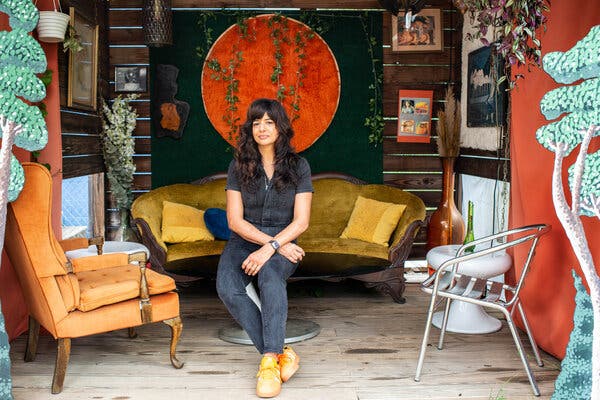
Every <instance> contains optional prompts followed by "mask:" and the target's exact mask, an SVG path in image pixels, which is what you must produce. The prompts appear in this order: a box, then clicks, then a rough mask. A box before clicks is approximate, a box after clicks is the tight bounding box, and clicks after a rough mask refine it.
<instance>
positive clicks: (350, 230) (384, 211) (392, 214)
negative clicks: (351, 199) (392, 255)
mask: <svg viewBox="0 0 600 400" xmlns="http://www.w3.org/2000/svg"><path fill="white" fill-rule="evenodd" d="M405 209H406V205H405V204H394V203H384V202H382V201H377V200H373V199H367V198H365V197H362V196H358V198H357V199H356V203H354V210H352V215H350V220H349V221H348V225H347V226H346V229H344V232H342V235H341V236H340V237H341V238H343V239H358V240H362V241H365V242H370V243H376V244H381V245H383V246H388V242H389V241H390V236H392V233H393V232H394V229H396V226H397V225H398V221H399V220H400V217H401V216H402V213H403V212H404V210H405Z"/></svg>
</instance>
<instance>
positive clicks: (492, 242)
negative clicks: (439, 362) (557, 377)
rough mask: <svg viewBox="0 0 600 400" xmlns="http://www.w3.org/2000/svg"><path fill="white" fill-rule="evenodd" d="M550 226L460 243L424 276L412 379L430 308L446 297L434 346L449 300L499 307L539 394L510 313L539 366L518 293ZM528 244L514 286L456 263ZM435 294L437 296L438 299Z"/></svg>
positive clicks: (418, 374) (426, 338)
mask: <svg viewBox="0 0 600 400" xmlns="http://www.w3.org/2000/svg"><path fill="white" fill-rule="evenodd" d="M549 230H550V226H549V225H543V224H540V225H529V226H524V227H521V228H515V229H512V230H509V231H505V232H500V233H497V234H495V235H491V236H487V237H484V238H481V239H478V240H475V241H473V242H470V243H469V244H468V245H463V246H461V247H460V248H459V249H458V251H457V252H456V256H455V258H452V259H450V260H447V261H445V262H444V263H443V264H442V265H440V267H439V268H438V270H437V271H436V272H435V274H433V275H431V276H430V277H429V278H427V279H426V280H425V281H424V282H423V283H422V284H421V289H422V290H423V291H424V292H426V293H430V294H431V303H430V304H429V312H428V313H427V323H426V325H425V333H424V334H423V343H422V344H421V352H420V354H419V361H418V363H417V370H416V373H415V381H417V382H418V381H419V380H420V378H421V371H422V369H423V361H424V359H425V350H426V349H427V343H428V341H429V333H430V329H431V321H432V318H433V312H434V310H435V308H436V306H437V305H438V304H439V303H441V301H443V299H444V298H445V299H446V308H445V312H444V318H443V321H442V328H441V331H440V338H439V343H438V349H440V350H441V349H442V347H443V343H444V334H445V333H446V324H447V322H448V310H449V309H450V302H451V300H461V301H465V302H468V303H473V304H477V305H480V306H482V307H488V308H491V309H494V310H498V311H501V312H502V313H503V314H504V316H505V317H506V322H507V324H508V327H509V329H510V332H511V333H512V336H513V339H514V341H515V345H516V346H517V350H518V352H519V356H520V357H521V361H522V362H523V366H524V367H525V371H526V372H527V377H528V378H529V382H530V383H531V387H532V389H533V393H534V394H535V395H536V396H539V395H540V391H539V389H538V386H537V383H536V381H535V378H534V377H533V374H532V372H531V368H530V367H529V363H528V362H527V358H526V357H525V352H524V350H523V345H522V344H521V339H520V338H519V333H518V332H517V329H516V327H515V324H514V322H513V314H514V312H515V309H518V310H519V313H520V315H521V318H522V320H523V325H524V327H525V330H526V331H527V336H528V337H529V341H530V342H531V347H532V348H533V352H534V355H535V359H536V361H537V364H538V365H539V366H540V367H541V366H543V365H544V364H543V363H542V360H541V358H540V354H539V351H538V348H537V345H536V343H535V340H534V338H533V335H532V334H531V331H530V329H529V324H528V322H527V318H526V316H525V311H524V310H523V307H522V306H521V303H520V298H519V293H520V291H521V289H522V288H523V284H524V283H525V276H526V275H527V272H528V270H529V267H530V264H531V260H532V258H533V255H534V253H535V248H536V246H537V243H538V240H539V238H540V237H541V236H542V235H544V234H545V233H546V232H548V231H549ZM519 245H521V246H525V247H527V246H529V251H528V254H527V258H526V261H525V264H524V265H523V269H522V271H521V274H520V276H519V280H518V282H517V284H516V286H510V285H507V284H504V283H502V282H495V281H491V280H486V279H481V278H475V277H471V276H468V275H464V274H460V273H459V272H460V271H458V270H459V265H460V263H461V262H463V261H467V260H471V259H476V258H478V257H482V256H485V255H488V254H491V253H494V252H497V251H503V250H506V249H508V248H510V247H515V246H519ZM471 246H476V247H475V251H474V252H473V253H470V254H465V249H467V248H469V247H471ZM438 298H439V299H438Z"/></svg>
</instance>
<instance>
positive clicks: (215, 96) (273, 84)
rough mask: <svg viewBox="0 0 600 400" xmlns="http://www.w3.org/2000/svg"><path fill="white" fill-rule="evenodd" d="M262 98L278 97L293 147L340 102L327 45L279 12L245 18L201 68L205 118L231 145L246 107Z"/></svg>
mask: <svg viewBox="0 0 600 400" xmlns="http://www.w3.org/2000/svg"><path fill="white" fill-rule="evenodd" d="M261 97H266V98H271V99H278V100H280V101H281V103H282V104H283V105H284V107H285V109H286V111H287V113H288V115H289V117H290V120H291V121H292V127H293V128H294V132H295V135H294V138H293V139H292V145H293V146H294V148H295V149H296V151H298V152H300V151H303V150H306V149H307V148H309V147H310V146H311V145H312V144H313V143H314V142H315V141H316V140H317V139H318V138H319V137H320V136H321V135H322V134H323V133H324V132H325V130H326V129H327V127H328V126H329V124H330V123H331V121H332V120H333V117H334V115H335V112H336V110H337V107H338V103H339V100H340V73H339V69H338V65H337V62H336V60H335V57H334V56H333V53H332V52H331V49H330V48H329V46H327V43H325V41H324V40H323V39H322V38H321V37H320V36H319V35H318V34H317V33H315V32H314V31H313V30H312V29H310V28H309V27H308V26H306V25H305V24H303V23H301V22H299V21H296V20H294V19H292V18H289V17H284V16H280V15H273V14H269V15H259V16H256V17H252V18H248V19H246V20H245V21H244V23H243V24H242V26H240V25H238V24H236V25H232V26H231V27H229V28H228V29H227V30H226V31H225V32H224V33H223V34H222V35H221V36H220V37H219V38H218V39H217V40H216V41H215V43H214V44H213V46H212V47H211V49H210V51H209V53H208V55H207V56H206V61H205V63H204V67H203V69H202V100H203V102H204V108H205V110H206V114H207V115H208V119H209V120H210V122H211V123H212V125H213V126H214V127H215V129H216V130H217V131H218V132H219V134H220V135H221V136H222V137H223V138H224V139H225V140H226V141H227V142H228V143H229V144H231V145H232V146H235V145H236V142H237V137H238V131H239V128H240V127H241V125H242V124H243V123H244V122H245V120H246V110H247V109H248V106H249V105H250V103H252V101H253V100H255V99H257V98H261Z"/></svg>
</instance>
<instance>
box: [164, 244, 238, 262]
mask: <svg viewBox="0 0 600 400" xmlns="http://www.w3.org/2000/svg"><path fill="white" fill-rule="evenodd" d="M225 243H227V242H225V241H223V240H213V241H207V240H199V241H197V242H183V243H174V244H172V245H169V246H168V247H167V249H168V252H167V263H172V262H174V261H178V260H182V259H186V258H196V257H204V256H214V255H218V256H220V255H221V253H222V252H223V249H224V248H225Z"/></svg>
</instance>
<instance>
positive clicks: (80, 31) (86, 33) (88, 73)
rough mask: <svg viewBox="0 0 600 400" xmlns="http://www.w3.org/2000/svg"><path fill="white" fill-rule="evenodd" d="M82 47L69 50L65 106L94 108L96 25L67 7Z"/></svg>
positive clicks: (96, 80) (96, 51) (96, 52)
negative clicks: (74, 50)
mask: <svg viewBox="0 0 600 400" xmlns="http://www.w3.org/2000/svg"><path fill="white" fill-rule="evenodd" d="M69 15H70V16H71V24H73V27H74V28H75V31H76V32H77V35H78V36H79V41H80V43H81V46H82V49H81V50H80V51H78V52H70V56H69V72H68V78H69V79H68V88H67V106H68V107H73V108H81V109H85V110H96V87H97V84H98V79H97V76H98V25H95V24H93V23H91V22H90V21H87V20H86V19H85V18H83V16H81V15H80V14H79V13H78V12H77V11H76V10H75V8H73V7H70V8H69Z"/></svg>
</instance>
